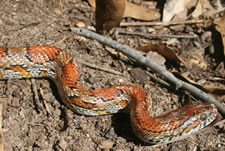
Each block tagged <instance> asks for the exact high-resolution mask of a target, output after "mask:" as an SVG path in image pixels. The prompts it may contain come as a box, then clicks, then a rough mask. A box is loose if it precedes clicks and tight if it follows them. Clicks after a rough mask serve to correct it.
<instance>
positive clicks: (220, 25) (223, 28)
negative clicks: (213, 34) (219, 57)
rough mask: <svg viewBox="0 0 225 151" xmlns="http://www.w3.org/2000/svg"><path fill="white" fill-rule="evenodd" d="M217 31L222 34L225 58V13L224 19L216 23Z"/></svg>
mask: <svg viewBox="0 0 225 151" xmlns="http://www.w3.org/2000/svg"><path fill="white" fill-rule="evenodd" d="M216 24H217V25H216V30H217V31H219V32H220V34H221V37H222V41H223V48H224V50H223V52H224V56H225V11H224V12H223V18H222V19H221V20H220V21H219V22H217V23H216Z"/></svg>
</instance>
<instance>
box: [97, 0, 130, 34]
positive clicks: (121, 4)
mask: <svg viewBox="0 0 225 151" xmlns="http://www.w3.org/2000/svg"><path fill="white" fill-rule="evenodd" d="M125 5H126V0H96V11H95V20H96V32H98V33H100V34H103V33H105V32H107V31H109V30H110V29H112V28H114V27H118V26H119V25H120V22H121V20H122V19H123V15H124V11H125Z"/></svg>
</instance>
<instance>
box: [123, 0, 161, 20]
mask: <svg viewBox="0 0 225 151" xmlns="http://www.w3.org/2000/svg"><path fill="white" fill-rule="evenodd" d="M124 17H131V18H135V19H139V20H146V21H148V20H155V19H159V18H160V14H159V12H157V11H154V10H149V9H146V8H144V7H141V6H138V5H135V4H133V3H130V2H127V3H126V9H125V13H124Z"/></svg>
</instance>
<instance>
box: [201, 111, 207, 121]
mask: <svg viewBox="0 0 225 151" xmlns="http://www.w3.org/2000/svg"><path fill="white" fill-rule="evenodd" d="M206 119H207V115H206V114H205V113H203V114H202V115H201V116H200V120H201V121H205V120H206Z"/></svg>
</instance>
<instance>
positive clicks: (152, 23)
mask: <svg viewBox="0 0 225 151" xmlns="http://www.w3.org/2000/svg"><path fill="white" fill-rule="evenodd" d="M205 21H206V20H204V19H201V20H186V21H167V22H132V23H120V26H121V27H123V26H171V25H181V24H197V23H204V22H205Z"/></svg>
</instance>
